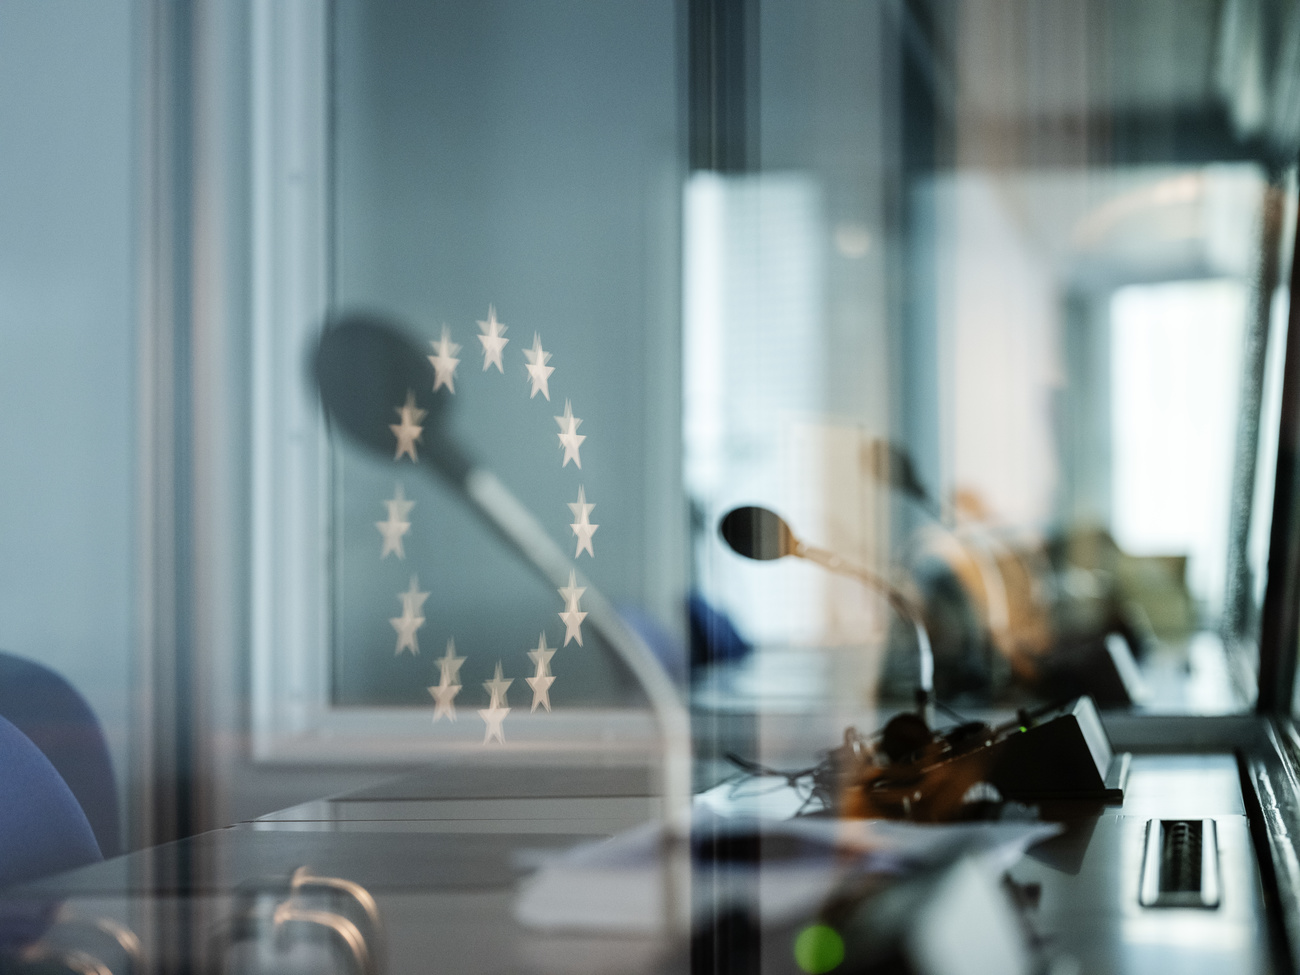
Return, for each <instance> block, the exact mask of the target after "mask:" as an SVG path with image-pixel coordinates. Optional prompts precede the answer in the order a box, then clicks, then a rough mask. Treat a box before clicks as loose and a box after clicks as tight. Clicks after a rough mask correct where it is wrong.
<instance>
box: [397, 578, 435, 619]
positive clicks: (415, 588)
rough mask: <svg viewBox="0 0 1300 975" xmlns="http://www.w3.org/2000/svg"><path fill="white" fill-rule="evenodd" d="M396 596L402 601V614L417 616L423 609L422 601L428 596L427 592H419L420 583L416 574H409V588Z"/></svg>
mask: <svg viewBox="0 0 1300 975" xmlns="http://www.w3.org/2000/svg"><path fill="white" fill-rule="evenodd" d="M397 598H398V599H400V600H401V601H402V615H403V616H419V615H420V613H421V611H422V610H423V609H424V601H425V600H426V599H428V598H429V594H428V593H427V592H420V583H419V580H418V578H417V577H416V576H411V588H410V589H408V590H407V591H406V592H399V593H398V594H397Z"/></svg>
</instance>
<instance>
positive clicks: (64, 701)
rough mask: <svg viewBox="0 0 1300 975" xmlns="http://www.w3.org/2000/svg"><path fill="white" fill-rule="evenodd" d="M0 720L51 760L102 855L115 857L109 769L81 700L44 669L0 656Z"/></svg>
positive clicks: (118, 842)
mask: <svg viewBox="0 0 1300 975" xmlns="http://www.w3.org/2000/svg"><path fill="white" fill-rule="evenodd" d="M0 717H3V718H6V719H8V720H9V721H10V722H12V723H13V724H14V726H16V727H17V728H18V730H19V731H21V732H22V733H23V734H24V735H26V736H27V737H28V738H29V739H30V740H31V742H32V743H33V744H34V745H35V746H36V747H37V748H39V749H40V750H41V752H42V753H43V754H44V755H45V757H46V758H47V759H49V760H50V764H52V765H53V766H54V767H55V769H57V770H58V773H59V775H60V776H62V777H63V781H64V782H66V783H67V785H68V788H69V789H71V790H72V794H73V795H74V796H76V798H77V801H78V802H79V803H80V804H81V808H82V811H83V812H84V813H85V814H86V819H87V820H88V821H89V822H90V827H91V829H92V830H94V832H95V840H96V842H97V843H98V845H99V849H100V850H101V851H102V852H103V855H104V856H106V857H113V856H117V854H118V853H120V852H121V850H122V837H121V820H120V818H119V812H118V805H117V784H116V782H115V781H114V779H113V764H112V761H111V759H110V758H109V754H108V745H107V743H106V742H105V741H104V735H103V733H102V732H101V731H100V728H99V721H98V720H97V719H96V718H95V713H94V712H93V711H91V709H90V705H88V704H87V703H86V701H85V699H84V698H83V697H82V696H81V695H80V694H79V693H77V691H76V689H75V688H74V687H73V686H72V685H71V684H69V683H68V682H67V681H66V680H64V679H63V678H62V677H61V676H59V675H58V674H56V673H55V672H54V671H52V670H50V669H49V668H48V667H45V666H43V665H41V664H38V663H35V662H34V661H31V660H25V659H23V658H22V657H16V656H14V655H13V654H9V653H4V652H3V651H0ZM0 782H3V780H2V779H0Z"/></svg>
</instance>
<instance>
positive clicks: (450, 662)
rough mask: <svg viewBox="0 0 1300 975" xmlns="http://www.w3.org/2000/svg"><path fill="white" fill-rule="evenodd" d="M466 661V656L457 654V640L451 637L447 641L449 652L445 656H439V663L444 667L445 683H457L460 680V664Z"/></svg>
mask: <svg viewBox="0 0 1300 975" xmlns="http://www.w3.org/2000/svg"><path fill="white" fill-rule="evenodd" d="M464 662H465V658H464V657H458V656H456V641H455V639H451V640H448V641H447V653H446V655H445V656H442V657H439V658H438V664H439V666H440V667H441V668H442V678H441V679H442V682H443V683H444V684H456V683H459V682H460V665H461V664H463V663H464Z"/></svg>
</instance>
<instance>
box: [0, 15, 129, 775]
mask: <svg viewBox="0 0 1300 975" xmlns="http://www.w3.org/2000/svg"><path fill="white" fill-rule="evenodd" d="M131 28H132V4H131V3H130V2H129V0H0V648H3V649H4V650H7V651H9V652H12V653H17V654H21V655H23V656H27V657H31V658H34V659H36V660H39V661H41V662H43V663H45V664H47V665H49V666H50V667H53V668H54V669H55V670H58V671H59V672H61V673H62V674H63V675H64V676H66V677H67V678H68V679H70V680H71V681H72V683H73V684H74V685H75V686H76V687H77V688H78V689H79V690H80V691H81V693H82V694H83V695H85V696H86V698H87V699H88V700H89V701H90V704H91V706H92V707H93V708H94V709H95V711H96V713H97V714H98V715H99V718H100V720H101V722H102V723H103V725H104V728H105V731H106V732H107V735H108V739H109V743H110V747H111V749H112V751H113V758H114V761H115V763H116V766H117V768H116V771H117V774H118V779H119V782H120V781H122V778H123V775H124V772H125V771H126V744H127V716H128V710H129V703H130V694H131V687H130V678H129V673H130V670H129V666H130V657H131V626H132V618H131V601H132V587H131V580H132V557H133V552H132V521H133V517H132V516H133V509H132V472H133V469H134V444H133V439H132V424H133V410H134V406H133V403H134V400H133V396H134V393H133V380H132V370H133V355H134V352H133V348H134V342H133V329H134V317H133V312H132V307H133V306H132V302H133V267H134V264H133V260H132V257H133V254H132V241H133V232H132V169H131V162H132V159H131V153H132V149H131V147H132V93H131V92H132V80H133V79H132V63H133V62H132V56H133V47H132V44H133V39H132V33H131Z"/></svg>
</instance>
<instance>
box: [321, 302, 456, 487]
mask: <svg viewBox="0 0 1300 975" xmlns="http://www.w3.org/2000/svg"><path fill="white" fill-rule="evenodd" d="M311 373H312V378H313V379H314V380H315V382H316V387H317V389H319V390H320V398H321V403H322V404H324V406H325V411H326V412H327V413H328V414H329V416H330V419H331V420H332V421H333V422H334V423H335V424H337V425H338V427H339V428H340V429H342V430H343V431H344V432H345V433H346V434H347V435H348V436H349V437H351V438H352V439H353V440H354V441H355V442H356V443H358V444H360V445H361V446H363V447H367V448H369V449H371V450H373V451H376V452H378V453H381V454H383V455H385V456H386V457H388V458H389V459H392V457H393V453H394V449H395V447H396V443H397V441H396V438H395V436H394V434H393V431H392V429H391V427H392V425H393V424H395V423H397V422H398V421H399V419H400V417H399V412H398V411H399V409H400V407H402V406H403V405H404V404H405V403H406V399H407V395H408V394H414V396H415V402H416V405H417V406H418V407H419V408H420V409H422V410H424V411H426V413H425V416H424V418H423V419H422V420H421V421H420V423H421V425H422V426H423V427H424V432H423V437H422V439H421V440H420V453H421V459H423V457H424V456H425V455H426V451H427V456H429V457H430V458H431V459H432V460H433V462H434V463H435V464H436V465H437V466H438V468H439V469H440V471H441V472H442V473H443V474H445V475H447V476H449V477H451V478H452V479H453V480H457V481H459V480H462V479H463V477H464V475H465V473H466V472H467V471H468V469H469V461H468V459H467V458H466V457H465V456H464V455H463V454H462V453H461V451H460V450H459V448H458V447H457V445H456V444H455V442H454V441H453V440H452V438H451V435H450V431H449V430H448V429H447V427H448V419H449V416H448V414H449V413H450V407H449V404H448V402H447V397H445V396H437V395H432V394H431V390H432V389H433V367H432V365H431V364H430V363H429V358H428V356H427V355H426V354H425V352H424V351H423V349H422V348H421V347H420V346H419V345H418V344H417V342H416V341H415V340H414V339H412V338H411V337H410V336H409V333H408V332H407V331H406V330H405V329H404V328H402V327H401V326H400V325H399V324H398V323H397V322H396V321H394V320H393V319H391V318H388V317H386V316H384V315H380V314H377V313H374V312H348V313H346V314H344V315H343V316H341V317H340V318H337V319H335V320H333V321H332V322H330V323H329V324H327V325H326V327H325V329H324V331H323V332H322V333H321V336H320V342H319V343H318V344H317V346H316V348H315V349H314V350H313V352H312V355H311Z"/></svg>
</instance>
